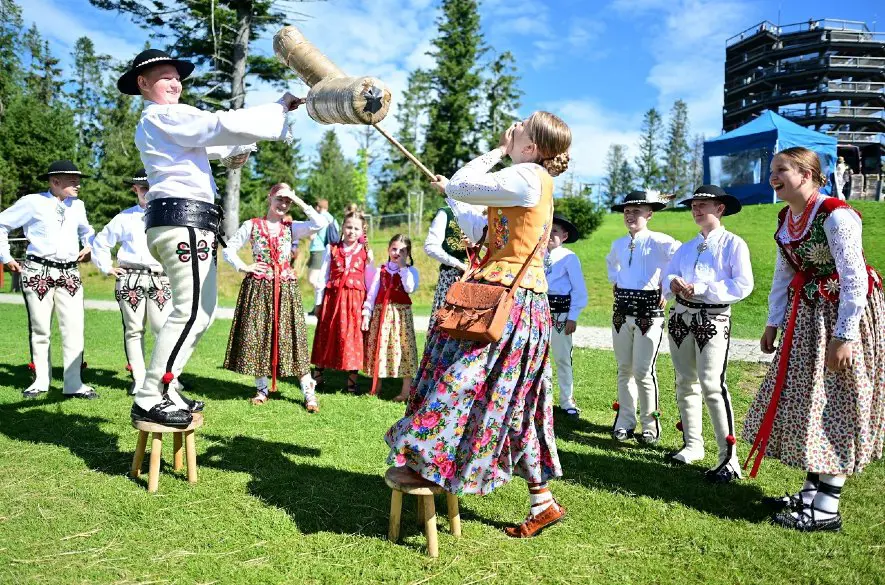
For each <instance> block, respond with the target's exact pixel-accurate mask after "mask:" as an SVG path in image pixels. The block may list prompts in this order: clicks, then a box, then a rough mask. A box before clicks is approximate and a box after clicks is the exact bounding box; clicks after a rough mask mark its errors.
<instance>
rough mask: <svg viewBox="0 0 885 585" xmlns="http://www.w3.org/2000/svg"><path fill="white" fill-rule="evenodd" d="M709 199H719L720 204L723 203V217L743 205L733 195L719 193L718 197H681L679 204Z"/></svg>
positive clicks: (735, 211) (685, 204)
mask: <svg viewBox="0 0 885 585" xmlns="http://www.w3.org/2000/svg"><path fill="white" fill-rule="evenodd" d="M711 199H716V200H717V201H721V202H722V204H723V205H725V212H724V213H723V214H722V216H723V217H725V216H726V215H734V214H735V213H737V212H739V211H740V210H741V208H742V207H743V206H742V205H741V202H740V201H738V200H737V198H736V197H733V196H731V195H720V196H718V197H689V198H688V199H683V200H682V201H680V202H679V205H684V206H685V207H691V202H692V201H695V200H698V201H710V200H711Z"/></svg>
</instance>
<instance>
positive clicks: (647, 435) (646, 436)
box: [636, 431, 660, 445]
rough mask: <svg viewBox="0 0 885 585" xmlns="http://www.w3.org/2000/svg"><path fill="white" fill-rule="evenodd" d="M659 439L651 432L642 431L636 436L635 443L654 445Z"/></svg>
mask: <svg viewBox="0 0 885 585" xmlns="http://www.w3.org/2000/svg"><path fill="white" fill-rule="evenodd" d="M659 440H660V439H659V438H658V437H657V436H656V435H655V434H654V433H653V432H651V431H642V434H641V435H636V442H637V443H639V444H640V445H654V444H655V443H657V442H658V441H659Z"/></svg>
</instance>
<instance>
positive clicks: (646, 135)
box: [635, 108, 664, 189]
mask: <svg viewBox="0 0 885 585" xmlns="http://www.w3.org/2000/svg"><path fill="white" fill-rule="evenodd" d="M662 126H663V123H662V121H661V115H660V114H659V113H658V111H657V110H656V109H654V108H651V109H650V110H648V111H647V112H646V113H645V116H644V117H643V120H642V135H641V136H640V137H639V155H638V156H637V157H636V161H635V164H636V181H637V183H639V185H640V186H641V187H642V188H643V189H660V188H661V184H662V182H663V177H664V173H663V169H662V168H661V163H660V154H661V139H662V136H661V133H662V130H663V128H662Z"/></svg>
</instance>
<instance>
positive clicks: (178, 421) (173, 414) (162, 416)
mask: <svg viewBox="0 0 885 585" xmlns="http://www.w3.org/2000/svg"><path fill="white" fill-rule="evenodd" d="M171 405H172V403H171V402H169V401H168V400H164V401H163V402H160V403H159V404H155V405H154V406H153V407H151V409H150V410H145V409H143V408H142V407H140V406H139V405H137V404H135V403H133V404H132V410H131V411H130V412H129V416H130V417H132V420H134V421H144V422H152V423H157V424H159V425H163V426H167V427H173V428H176V429H184V428H187V427H188V426H189V425H190V424H191V423H192V422H193V420H194V418H193V416H192V415H191V413H190V412H188V411H186V410H177V409H176V410H163V409H164V408H168V407H169V406H171Z"/></svg>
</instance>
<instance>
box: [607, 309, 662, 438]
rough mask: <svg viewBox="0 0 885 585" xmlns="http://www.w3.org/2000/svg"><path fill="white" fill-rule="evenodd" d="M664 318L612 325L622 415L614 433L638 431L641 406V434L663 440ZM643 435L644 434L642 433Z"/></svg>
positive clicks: (634, 319)
mask: <svg viewBox="0 0 885 585" xmlns="http://www.w3.org/2000/svg"><path fill="white" fill-rule="evenodd" d="M663 338H664V317H647V318H645V319H638V318H637V317H633V316H627V317H623V322H618V320H614V322H613V323H612V346H613V347H614V350H615V359H616V360H617V362H618V405H619V406H618V414H617V415H616V417H615V422H614V426H613V427H612V430H613V431H614V430H616V429H626V430H628V431H632V430H634V429H635V428H636V411H637V402H638V403H639V405H638V406H639V422H640V424H641V425H642V429H641V431H649V432H651V433H654V436H655V437H660V436H661V425H660V422H659V420H658V416H656V415H657V414H658V410H659V406H658V372H657V360H658V349H660V347H661V341H662V340H663ZM641 431H640V432H641Z"/></svg>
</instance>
